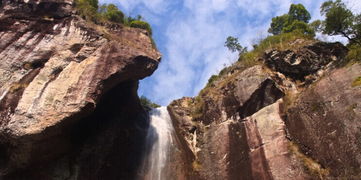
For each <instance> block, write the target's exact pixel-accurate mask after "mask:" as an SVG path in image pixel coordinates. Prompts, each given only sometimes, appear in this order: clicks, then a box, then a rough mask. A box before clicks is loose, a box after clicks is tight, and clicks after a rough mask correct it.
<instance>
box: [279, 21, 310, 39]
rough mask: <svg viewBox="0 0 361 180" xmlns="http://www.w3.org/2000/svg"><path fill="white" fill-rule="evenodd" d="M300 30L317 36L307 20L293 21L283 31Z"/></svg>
mask: <svg viewBox="0 0 361 180" xmlns="http://www.w3.org/2000/svg"><path fill="white" fill-rule="evenodd" d="M295 31H298V32H300V33H302V34H307V35H310V36H315V31H314V30H313V29H312V28H311V27H310V26H309V25H308V24H307V23H305V22H303V21H298V20H296V21H293V22H292V24H290V25H288V26H286V27H284V28H283V30H282V32H284V33H288V32H295Z"/></svg>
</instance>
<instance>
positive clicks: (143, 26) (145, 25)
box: [129, 20, 152, 35]
mask: <svg viewBox="0 0 361 180" xmlns="http://www.w3.org/2000/svg"><path fill="white" fill-rule="evenodd" d="M129 26H130V27H134V28H140V29H145V30H147V31H148V32H149V34H150V35H152V29H151V27H150V25H149V24H148V23H147V22H145V21H141V20H134V21H131V22H130V23H129Z"/></svg>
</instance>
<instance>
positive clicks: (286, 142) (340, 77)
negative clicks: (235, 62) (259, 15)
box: [168, 42, 361, 180]
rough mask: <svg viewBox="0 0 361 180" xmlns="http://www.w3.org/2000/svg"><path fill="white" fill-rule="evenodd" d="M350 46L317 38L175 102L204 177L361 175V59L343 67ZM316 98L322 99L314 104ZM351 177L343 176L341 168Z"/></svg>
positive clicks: (173, 110) (179, 124) (282, 179)
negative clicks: (357, 83) (355, 82)
mask: <svg viewBox="0 0 361 180" xmlns="http://www.w3.org/2000/svg"><path fill="white" fill-rule="evenodd" d="M346 53H347V49H346V48H345V47H344V46H343V45H342V44H339V43H321V42H316V43H314V44H309V45H307V46H305V47H301V48H299V49H293V50H292V51H291V50H288V51H278V50H273V51H269V52H266V53H265V56H264V59H263V61H262V62H265V63H264V65H263V66H262V65H256V66H253V67H250V68H246V69H244V68H238V70H237V68H233V69H236V70H235V71H232V72H230V73H229V74H227V75H225V76H223V77H222V79H220V80H217V81H216V82H215V83H213V84H210V85H207V87H206V88H205V89H204V90H202V91H201V93H200V95H199V96H198V97H196V98H182V99H180V100H176V101H174V102H173V103H171V104H170V105H169V107H168V109H169V112H170V114H171V117H172V118H173V121H174V124H175V128H176V131H177V132H178V133H179V135H180V136H183V137H184V139H185V140H186V141H187V143H188V146H189V148H190V149H191V150H192V152H193V153H194V154H195V156H196V162H197V164H198V166H196V167H193V168H195V169H196V170H198V171H199V173H200V175H201V176H202V178H204V179H237V180H238V179H254V180H256V179H257V180H259V179H267V180H268V179H279V180H286V179H287V180H288V179H335V178H344V177H346V178H356V177H359V176H358V175H359V174H357V173H356V172H358V171H359V170H360V166H359V161H360V160H361V159H360V157H359V155H360V153H359V152H361V151H360V150H361V149H360V148H359V146H358V145H357V144H358V140H357V137H358V136H359V132H358V131H359V129H360V128H359V123H360V122H361V121H360V120H361V119H360V109H359V105H358V103H359V101H360V100H359V93H360V92H361V91H360V87H359V86H358V87H352V86H351V84H352V81H353V80H355V79H356V78H357V77H359V76H360V75H361V70H360V65H359V64H356V65H353V66H351V67H344V68H339V69H336V68H335V67H336V64H338V63H339V62H340V61H342V58H343V57H344V56H345V54H346ZM312 104H314V105H312ZM342 173H344V174H347V175H348V176H341V175H340V174H342Z"/></svg>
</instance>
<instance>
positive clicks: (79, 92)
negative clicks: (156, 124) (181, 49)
mask: <svg viewBox="0 0 361 180" xmlns="http://www.w3.org/2000/svg"><path fill="white" fill-rule="evenodd" d="M72 6H73V5H72V1H50V0H49V1H46V0H44V1H10V0H3V1H2V6H1V9H0V37H1V42H0V59H1V63H0V157H2V158H1V160H0V175H1V176H3V177H5V179H6V178H8V179H14V178H17V179H21V178H23V179H31V178H34V179H51V178H53V179H57V178H56V177H58V176H59V177H58V178H59V179H66V178H70V179H71V178H75V179H98V178H99V177H104V178H107V177H108V178H107V179H118V178H121V177H122V178H128V177H131V176H134V175H135V174H136V172H134V170H135V169H136V168H135V166H137V164H138V161H139V158H140V157H141V156H140V155H141V153H142V152H139V151H140V149H141V148H139V146H141V145H140V144H141V143H142V138H143V136H144V134H145V133H144V130H145V129H146V127H147V126H148V125H147V114H146V112H145V111H144V110H143V109H142V107H141V106H140V103H139V100H138V96H137V84H138V80H140V79H143V78H144V77H146V76H149V75H151V74H152V73H153V71H154V70H155V69H156V68H157V66H158V63H159V61H160V53H159V52H158V51H157V50H156V49H155V48H154V47H153V45H152V43H151V39H150V37H149V35H148V33H147V32H146V31H145V30H141V29H134V28H129V27H124V26H122V25H118V24H107V25H103V26H100V25H96V24H93V23H91V22H86V21H84V20H82V19H81V18H79V17H78V16H76V15H75V14H74V9H73V8H72ZM89 139H91V140H89ZM124 147H128V148H124ZM127 154H134V155H132V156H129V155H127ZM59 159H60V160H59ZM30 166H31V167H32V170H29V169H28V167H30ZM107 166H109V167H107ZM44 168H45V169H44ZM40 169H42V170H40ZM119 169H120V170H119ZM57 171H60V172H57ZM18 172H22V173H18ZM127 172H129V173H127ZM122 173H123V174H122ZM67 175H69V177H62V176H67ZM75 176H76V177H75ZM47 177H48V178H47ZM50 177H51V178H50Z"/></svg>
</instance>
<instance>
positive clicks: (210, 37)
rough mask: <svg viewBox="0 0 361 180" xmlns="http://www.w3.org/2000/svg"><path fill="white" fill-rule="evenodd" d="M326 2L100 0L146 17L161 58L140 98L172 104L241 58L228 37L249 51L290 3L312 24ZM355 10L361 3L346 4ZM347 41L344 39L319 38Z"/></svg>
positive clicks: (350, 0)
mask: <svg viewBox="0 0 361 180" xmlns="http://www.w3.org/2000/svg"><path fill="white" fill-rule="evenodd" d="M322 2H324V0H262V1H257V0H100V3H114V4H116V5H117V6H118V7H119V8H120V9H121V10H122V11H123V12H124V13H125V14H126V15H128V16H129V15H131V16H136V15H138V14H140V15H142V16H143V18H144V19H145V20H146V21H148V22H149V23H150V24H151V26H152V29H153V38H154V40H155V42H156V44H157V47H158V49H159V51H160V52H161V53H162V54H163V56H162V62H161V64H160V66H159V67H158V69H157V70H156V72H155V73H154V74H153V75H152V76H151V77H148V78H145V79H144V80H142V81H141V82H140V89H139V94H140V95H144V96H146V97H148V98H149V99H151V100H152V101H154V102H156V103H158V104H161V105H168V104H169V103H170V101H172V100H174V99H178V98H181V97H183V96H195V95H197V94H198V92H199V91H200V90H201V89H202V88H203V87H204V86H205V84H206V83H207V81H208V78H209V77H210V76H211V75H212V74H217V73H218V72H219V71H220V70H221V69H223V67H224V66H227V65H230V64H231V63H232V62H234V61H235V60H236V59H237V56H236V54H234V53H231V52H229V51H228V50H227V49H226V48H225V47H224V42H225V39H226V38H227V37H228V36H230V35H231V36H235V37H238V38H239V42H240V43H241V44H242V45H243V46H251V45H252V44H255V43H257V42H258V41H259V40H260V39H262V38H264V37H266V36H267V35H268V34H267V29H268V26H269V24H270V21H271V18H272V17H274V16H277V15H281V14H284V13H287V12H288V8H289V6H290V4H291V3H302V4H303V5H305V7H306V8H307V9H308V10H309V12H310V13H311V15H312V19H321V16H320V13H319V7H320V5H321V4H322ZM344 2H346V4H347V5H348V6H349V7H350V8H351V9H352V10H354V11H359V10H360V9H361V1H360V0H346V1H344ZM319 38H321V39H327V40H331V41H332V40H333V41H334V40H343V39H342V38H340V37H332V38H330V37H323V36H322V37H321V36H320V37H319Z"/></svg>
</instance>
